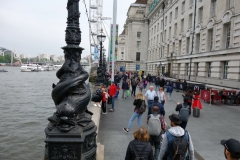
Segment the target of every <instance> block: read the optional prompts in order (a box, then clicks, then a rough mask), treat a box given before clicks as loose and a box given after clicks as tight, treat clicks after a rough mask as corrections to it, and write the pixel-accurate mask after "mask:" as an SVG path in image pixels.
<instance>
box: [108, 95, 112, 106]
mask: <svg viewBox="0 0 240 160" xmlns="http://www.w3.org/2000/svg"><path fill="white" fill-rule="evenodd" d="M107 104H112V96H110V97H108V101H107Z"/></svg>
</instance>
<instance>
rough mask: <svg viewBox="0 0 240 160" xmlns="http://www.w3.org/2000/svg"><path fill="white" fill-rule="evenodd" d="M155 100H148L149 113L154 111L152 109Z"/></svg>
mask: <svg viewBox="0 0 240 160" xmlns="http://www.w3.org/2000/svg"><path fill="white" fill-rule="evenodd" d="M153 102H154V101H153V100H148V101H147V103H148V115H149V114H150V113H151V112H152V111H151V109H152V104H153Z"/></svg>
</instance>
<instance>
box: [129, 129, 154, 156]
mask: <svg viewBox="0 0 240 160" xmlns="http://www.w3.org/2000/svg"><path fill="white" fill-rule="evenodd" d="M133 136H134V140H132V141H131V142H129V144H128V147H127V152H126V156H125V160H135V159H139V160H140V159H144V160H153V151H152V146H151V144H150V143H149V138H150V136H149V134H148V131H147V129H146V127H140V128H138V129H137V130H136V131H135V132H134V133H133Z"/></svg>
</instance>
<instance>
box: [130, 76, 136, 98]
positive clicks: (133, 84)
mask: <svg viewBox="0 0 240 160" xmlns="http://www.w3.org/2000/svg"><path fill="white" fill-rule="evenodd" d="M131 85H132V93H131V96H132V95H134V97H135V93H136V88H137V85H138V83H137V80H136V79H135V77H133V78H132V81H131Z"/></svg>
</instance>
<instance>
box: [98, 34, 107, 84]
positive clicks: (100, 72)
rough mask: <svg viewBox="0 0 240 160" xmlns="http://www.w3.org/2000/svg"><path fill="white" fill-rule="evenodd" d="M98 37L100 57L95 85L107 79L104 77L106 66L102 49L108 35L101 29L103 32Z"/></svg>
mask: <svg viewBox="0 0 240 160" xmlns="http://www.w3.org/2000/svg"><path fill="white" fill-rule="evenodd" d="M97 39H98V41H99V43H100V58H99V66H98V68H97V78H96V81H95V85H96V86H99V85H100V84H101V83H104V79H105V77H104V75H105V71H104V68H103V55H102V49H103V42H104V41H105V39H106V36H105V35H103V34H102V31H101V34H100V35H97Z"/></svg>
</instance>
